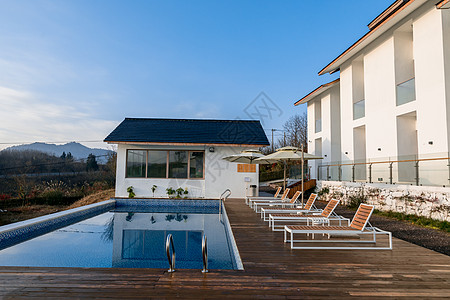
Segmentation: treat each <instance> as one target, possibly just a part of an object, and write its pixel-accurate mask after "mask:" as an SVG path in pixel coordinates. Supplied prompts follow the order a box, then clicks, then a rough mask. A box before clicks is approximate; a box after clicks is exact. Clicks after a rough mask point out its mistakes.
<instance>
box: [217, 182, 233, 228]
mask: <svg viewBox="0 0 450 300" xmlns="http://www.w3.org/2000/svg"><path fill="white" fill-rule="evenodd" d="M230 196H231V190H230V189H226V190H225V191H223V193H222V194H221V195H220V203H219V219H220V220H221V221H222V201H223V202H225V201H226V200H227V199H228V197H230Z"/></svg>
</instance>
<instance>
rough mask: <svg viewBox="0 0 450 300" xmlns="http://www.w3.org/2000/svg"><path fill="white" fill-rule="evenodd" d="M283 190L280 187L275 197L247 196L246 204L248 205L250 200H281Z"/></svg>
mask: <svg viewBox="0 0 450 300" xmlns="http://www.w3.org/2000/svg"><path fill="white" fill-rule="evenodd" d="M281 189H282V187H281V186H279V187H278V188H277V190H276V191H275V195H273V197H259V196H245V204H247V205H248V203H249V200H251V199H280V198H281V195H280V193H281Z"/></svg>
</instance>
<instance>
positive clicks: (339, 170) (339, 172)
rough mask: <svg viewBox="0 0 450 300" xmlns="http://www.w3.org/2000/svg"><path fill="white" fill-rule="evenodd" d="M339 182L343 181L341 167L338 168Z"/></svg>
mask: <svg viewBox="0 0 450 300" xmlns="http://www.w3.org/2000/svg"><path fill="white" fill-rule="evenodd" d="M338 181H341V165H339V166H338Z"/></svg>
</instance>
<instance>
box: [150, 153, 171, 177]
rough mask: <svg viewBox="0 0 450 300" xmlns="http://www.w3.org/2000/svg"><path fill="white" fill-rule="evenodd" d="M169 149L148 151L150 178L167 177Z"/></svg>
mask: <svg viewBox="0 0 450 300" xmlns="http://www.w3.org/2000/svg"><path fill="white" fill-rule="evenodd" d="M166 170H167V151H148V168H147V177H148V178H166Z"/></svg>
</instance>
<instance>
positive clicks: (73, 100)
mask: <svg viewBox="0 0 450 300" xmlns="http://www.w3.org/2000/svg"><path fill="white" fill-rule="evenodd" d="M392 2H393V0H342V1H335V0H322V1H317V0H310V1H306V0H302V1H300V0H297V1H256V0H255V1H248V0H244V1H225V0H224V1H219V0H214V1H195V0H194V1H181V0H179V1H172V0H169V1H150V0H148V1H111V0H109V1H81V0H77V1H56V0H54V1H42V0H35V1H31V0H28V1H23V0H17V1H3V0H0V45H1V47H0V104H1V110H0V143H2V144H0V149H1V148H4V147H6V146H9V145H7V144H6V143H19V142H27V143H28V142H35V141H45V142H63V141H86V142H84V144H85V145H87V146H90V147H94V146H95V147H106V145H104V144H102V143H97V142H96V143H94V142H88V141H101V140H103V139H104V138H105V137H106V135H107V134H108V133H109V132H110V131H111V130H112V129H114V127H115V126H116V125H117V124H118V123H119V122H120V121H122V120H123V119H124V118H125V117H167V118H217V119H235V118H240V119H248V118H249V114H248V113H249V112H250V109H252V108H254V106H258V103H259V102H258V101H261V99H260V98H258V100H257V101H256V102H254V101H253V100H254V99H255V98H256V97H257V96H258V95H260V93H261V92H264V93H265V95H267V97H269V98H270V99H271V100H272V101H273V102H274V103H275V104H276V110H274V111H273V113H272V115H271V116H269V115H266V116H264V117H262V119H263V120H262V121H263V126H264V128H266V129H270V128H282V124H283V123H284V121H285V120H286V119H287V118H289V117H290V116H292V115H294V114H296V113H299V114H301V113H303V112H304V111H305V110H306V108H305V107H304V106H302V107H294V106H293V104H294V102H295V101H296V100H297V99H299V98H301V97H303V96H304V95H305V94H307V93H308V92H310V91H311V90H313V89H314V88H316V87H317V86H318V85H320V84H323V83H325V82H329V81H331V80H333V79H335V78H337V76H338V75H339V74H334V75H331V76H330V75H323V76H318V75H317V72H318V71H319V70H320V69H322V68H323V67H324V66H325V65H326V64H328V63H329V62H330V61H332V60H333V59H334V58H335V57H336V56H338V55H339V54H340V53H341V52H342V51H344V50H345V49H346V48H347V47H348V46H350V45H351V44H352V43H353V42H355V41H356V40H357V39H358V38H359V37H361V36H362V35H363V34H365V33H366V32H367V31H368V29H367V26H366V25H367V24H368V23H369V22H370V21H371V20H372V19H373V18H374V17H376V16H377V15H378V14H379V13H380V12H382V11H383V10H384V9H385V8H386V7H388V6H389V4H391V3H392ZM266 101H267V100H266ZM267 103H270V102H267ZM253 116H255V115H253Z"/></svg>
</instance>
